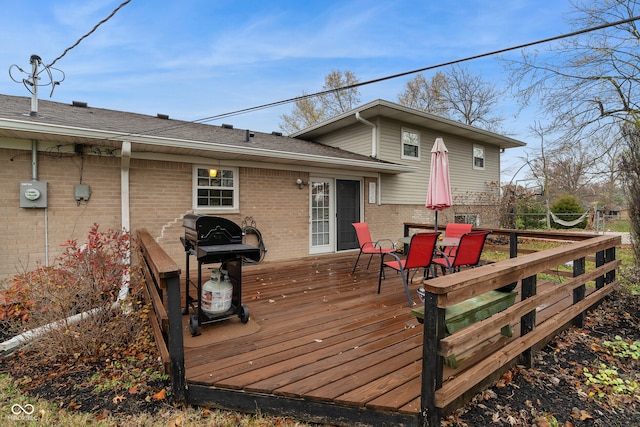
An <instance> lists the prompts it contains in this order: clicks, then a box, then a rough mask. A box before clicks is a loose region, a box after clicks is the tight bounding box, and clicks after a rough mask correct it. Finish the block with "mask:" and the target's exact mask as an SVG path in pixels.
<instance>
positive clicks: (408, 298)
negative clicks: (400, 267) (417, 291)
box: [400, 270, 413, 308]
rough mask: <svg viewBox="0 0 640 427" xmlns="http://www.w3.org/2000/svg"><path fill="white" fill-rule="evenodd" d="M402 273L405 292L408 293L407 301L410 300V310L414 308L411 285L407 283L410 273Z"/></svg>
mask: <svg viewBox="0 0 640 427" xmlns="http://www.w3.org/2000/svg"><path fill="white" fill-rule="evenodd" d="M400 273H401V274H402V283H403V284H404V290H405V292H406V293H407V300H409V308H413V300H412V299H411V294H410V293H409V284H408V283H407V280H408V279H409V272H408V271H406V270H404V271H401V272H400ZM405 273H406V274H405Z"/></svg>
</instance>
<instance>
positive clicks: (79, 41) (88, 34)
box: [47, 0, 131, 67]
mask: <svg viewBox="0 0 640 427" xmlns="http://www.w3.org/2000/svg"><path fill="white" fill-rule="evenodd" d="M130 1H131V0H125V1H123V2H122V3H120V5H119V6H118V7H116V8H115V9H114V10H113V12H111V14H110V15H109V16H107V17H106V18H104V19H103V20H102V21H100V22H98V23H97V24H96V25H94V26H93V28H92V29H91V31H89V32H88V33H87V34H85V35H84V36H82V37H80V38H79V39H78V40H77V41H76V42H75V43H74V44H72V45H71V46H69V47H68V48H66V49H65V50H64V52H62V55H60V56H58V57H57V58H56V59H54V60H53V61H52V62H51V64H49V65H47V67H51V66H53V64H55V63H56V62H57V61H58V60H60V59H62V57H63V56H65V55H66V54H67V52H69V51H70V50H71V49H73V48H75V47H76V46H78V45H79V44H80V43H81V42H82V40H84V39H86V38H87V37H89V36H90V35H91V34H93V32H94V31H95V30H97V29H98V27H99V26H100V25H102V24H104V23H105V22H107V21H108V20H109V19H111V18H113V15H115V14H116V13H118V11H119V10H120V9H122V8H123V7H124V6H126V5H127V4H128V3H129V2H130Z"/></svg>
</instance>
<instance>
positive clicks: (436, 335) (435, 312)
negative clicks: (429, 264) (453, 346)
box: [420, 292, 445, 427]
mask: <svg viewBox="0 0 640 427" xmlns="http://www.w3.org/2000/svg"><path fill="white" fill-rule="evenodd" d="M444 322H445V309H444V308H438V296H437V295H435V294H433V293H430V292H426V295H425V299H424V327H423V335H422V389H421V393H420V409H421V410H420V425H421V426H422V427H438V426H440V418H441V414H440V408H437V407H436V406H435V397H436V390H438V389H439V388H441V387H442V370H443V369H444V359H443V357H442V356H438V343H439V342H440V340H441V339H442V338H444V334H445V323H444Z"/></svg>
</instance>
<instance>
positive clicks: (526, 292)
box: [520, 275, 537, 368]
mask: <svg viewBox="0 0 640 427" xmlns="http://www.w3.org/2000/svg"><path fill="white" fill-rule="evenodd" d="M536 278H537V276H536V275H533V276H529V277H525V278H524V279H522V298H521V300H522V301H524V300H525V299H527V298H530V297H532V296H534V295H535V294H536V292H537V289H536V288H537V282H536ZM535 327H536V311H535V310H532V311H530V312H529V313H527V314H525V315H524V316H522V317H521V318H520V336H524V335H526V334H528V333H529V332H532V331H533V330H534V329H535ZM521 358H522V363H523V365H524V366H525V367H527V368H533V351H532V349H531V347H529V348H527V349H526V350H524V351H523V352H522V355H521Z"/></svg>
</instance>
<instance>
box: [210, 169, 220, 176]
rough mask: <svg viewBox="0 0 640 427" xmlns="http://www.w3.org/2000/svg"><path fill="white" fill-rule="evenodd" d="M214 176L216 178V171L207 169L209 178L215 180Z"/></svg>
mask: <svg viewBox="0 0 640 427" xmlns="http://www.w3.org/2000/svg"><path fill="white" fill-rule="evenodd" d="M216 176H218V169H209V177H210V178H215V177H216Z"/></svg>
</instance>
